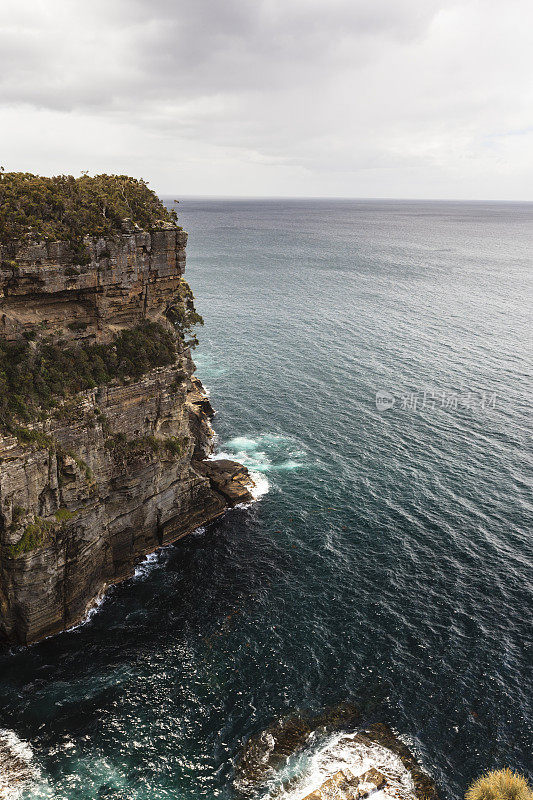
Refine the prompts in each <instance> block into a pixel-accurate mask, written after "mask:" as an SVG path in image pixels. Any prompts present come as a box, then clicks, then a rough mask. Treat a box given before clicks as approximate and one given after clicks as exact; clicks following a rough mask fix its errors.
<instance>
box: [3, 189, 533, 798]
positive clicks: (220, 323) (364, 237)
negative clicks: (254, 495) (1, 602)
mask: <svg viewBox="0 0 533 800" xmlns="http://www.w3.org/2000/svg"><path fill="white" fill-rule="evenodd" d="M178 208H179V217H180V224H182V225H183V227H184V228H185V229H186V230H187V231H188V232H189V244H188V267H187V277H188V280H189V282H190V283H191V286H192V288H193V290H194V293H195V296H196V305H197V308H198V310H199V312H200V313H201V314H202V315H203V316H204V319H205V326H204V327H203V328H202V329H201V330H200V332H199V339H200V345H199V347H198V348H197V350H196V352H195V356H194V357H195V361H196V363H197V365H198V372H197V374H198V376H199V377H200V378H201V379H202V381H203V382H204V383H205V385H206V387H207V388H208V390H209V392H210V397H211V401H212V403H213V405H214V407H215V408H216V409H217V412H218V413H217V415H216V416H215V419H214V427H215V429H216V432H217V449H218V452H219V453H220V454H222V453H225V454H228V455H230V456H231V457H232V458H236V459H240V460H242V462H243V463H244V464H246V466H248V467H249V469H250V470H252V471H253V473H254V474H255V475H256V477H257V481H258V486H259V488H260V490H261V498H260V499H259V500H258V502H256V503H255V504H254V505H253V506H251V507H249V508H237V509H235V510H233V511H231V512H229V513H228V514H227V515H226V516H225V517H224V518H223V519H222V520H220V521H219V522H217V523H215V524H213V525H211V526H209V527H208V528H207V529H206V530H204V529H201V530H199V531H197V532H196V533H195V534H193V535H192V536H190V537H189V538H187V539H186V540H183V541H181V542H179V543H178V544H177V545H175V546H171V547H168V548H165V549H164V550H163V551H161V552H160V553H159V554H157V555H155V556H151V557H150V558H148V559H147V560H146V561H145V562H144V563H143V564H141V565H140V566H139V568H138V570H137V573H136V575H135V577H134V578H132V579H131V580H129V581H127V582H126V583H123V584H121V585H120V586H117V587H114V588H113V589H112V590H111V591H110V592H109V593H108V595H107V597H106V599H105V600H104V602H103V603H102V604H101V606H100V607H99V608H98V610H97V611H96V613H94V614H92V615H91V618H90V619H89V621H88V622H87V623H86V624H84V625H82V626H80V627H78V628H77V629H75V630H73V631H70V632H67V633H64V634H62V635H60V636H57V637H55V638H53V639H49V640H47V641H44V642H42V643H40V644H37V645H34V646H32V647H30V648H29V649H27V650H22V649H21V650H15V651H13V652H11V653H9V654H7V653H4V654H3V655H2V656H1V658H0V698H1V704H0V726H1V727H2V728H4V729H7V730H9V731H11V732H13V733H12V734H10V735H11V736H14V735H15V734H16V737H18V739H17V741H18V740H20V747H21V748H25V747H26V744H27V745H29V746H30V747H31V751H32V752H33V763H34V765H35V770H36V779H35V783H34V784H33V785H32V787H31V788H30V789H28V790H27V791H26V793H25V794H24V795H23V796H24V797H25V798H32V800H37V798H39V800H40V799H41V798H54V800H78V799H79V800H88V799H89V798H91V799H94V798H97V799H98V800H104V799H105V800H111V799H113V800H125V798H127V799H128V800H148V799H149V800H161V799H162V798H179V800H198V798H206V799H208V800H213V798H221V799H222V800H230V799H231V798H232V797H233V796H234V795H233V792H234V784H233V775H234V764H235V760H236V759H237V758H238V756H239V753H240V752H241V748H242V746H243V743H244V742H245V741H246V740H247V738H248V737H249V736H251V735H254V734H258V733H259V732H260V731H262V730H265V729H267V728H268V727H269V726H271V725H272V723H273V722H275V721H276V720H279V719H281V718H283V717H284V716H285V715H288V714H291V713H295V712H297V713H304V712H306V713H310V714H314V713H316V714H319V713H321V712H323V711H324V710H325V709H328V708H332V707H335V706H336V705H337V704H339V703H350V704H354V705H355V706H356V707H357V708H358V709H360V712H361V715H362V717H363V718H364V719H365V720H369V721H381V722H386V723H388V724H389V725H391V726H392V728H393V729H394V730H395V731H396V732H397V734H399V735H400V737H401V738H402V739H403V741H405V742H406V743H408V745H409V747H410V748H411V750H412V751H413V753H415V754H416V755H417V757H418V759H419V760H420V762H421V764H422V765H423V767H424V768H425V769H426V770H427V771H428V772H429V773H430V774H431V775H432V776H433V778H434V779H435V781H436V782H437V784H438V787H439V790H440V792H441V795H442V797H443V798H448V799H451V798H461V797H462V796H463V795H464V791H465V788H466V786H467V784H468V782H469V781H470V780H472V779H473V778H474V777H476V776H478V775H479V773H480V772H482V771H483V770H485V769H487V768H495V767H502V766H510V767H512V768H515V769H518V770H520V771H522V772H527V771H528V770H530V769H531V768H532V767H533V764H532V761H531V753H532V752H533V712H532V709H531V695H532V691H531V690H532V685H533V679H532V673H531V664H532V658H531V656H532V651H531V644H532V626H531V620H532V600H531V589H532V583H533V572H532V562H533V548H532V540H531V529H532V524H531V523H532V509H533V501H532V494H531V475H532V469H531V468H532V461H533V457H532V449H531V416H530V410H529V408H530V400H531V390H532V385H531V352H532V347H531V345H532V320H531V300H532V282H531V273H532V269H531V267H532V252H533V225H532V222H533V204H518V203H516V204H513V203H505V204H498V203H473V202H472V203H459V202H457V203H456V202H415V201H370V200H368V201H358V200H274V199H272V200H216V199H187V198H185V199H183V200H182V201H181V203H180V205H179V207H178ZM320 746H322V745H321V744H319V743H318V742H317V745H316V747H317V748H319V747H320ZM26 750H27V748H26ZM26 750H25V752H26ZM311 751H312V746H311ZM315 756H316V753H313V752H309V753H307V756H306V758H307V760H305V758H304V759H303V761H302V760H300V762H298V765H297V766H296V767H294V768H295V769H296V768H298V769H304V770H305V769H312V768H313V764H314V761H313V758H314V757H315ZM258 796H259V797H260V796H261V792H259V794H258ZM283 796H284V797H291V794H290V790H288V791H287V792H286V793H285V794H284V795H283Z"/></svg>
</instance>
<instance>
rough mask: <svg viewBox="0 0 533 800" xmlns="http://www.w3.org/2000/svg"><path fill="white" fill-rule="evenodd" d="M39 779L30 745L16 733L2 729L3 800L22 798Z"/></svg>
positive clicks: (0, 788) (0, 772)
mask: <svg viewBox="0 0 533 800" xmlns="http://www.w3.org/2000/svg"><path fill="white" fill-rule="evenodd" d="M38 777H39V772H38V770H37V768H36V767H35V766H34V765H33V751H32V749H31V747H30V745H29V744H27V743H26V742H23V741H22V739H19V737H18V736H17V735H16V733H14V731H10V730H6V729H4V728H2V729H0V798H1V800H16V798H19V797H21V795H22V792H23V791H24V790H25V789H27V787H28V786H29V785H30V784H31V783H33V782H34V781H36V780H37V778H38Z"/></svg>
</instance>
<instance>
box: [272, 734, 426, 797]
mask: <svg viewBox="0 0 533 800" xmlns="http://www.w3.org/2000/svg"><path fill="white" fill-rule="evenodd" d="M371 767H374V768H375V769H377V770H379V771H380V772H381V773H382V774H383V775H384V776H385V777H386V778H387V785H386V787H385V788H384V789H382V790H380V791H376V792H374V793H373V794H372V800H389V799H390V800H392V798H394V799H395V800H414V798H415V794H414V784H413V780H412V777H411V773H410V772H409V770H407V769H406V767H405V766H404V764H403V762H402V760H401V759H400V758H399V756H397V755H396V754H395V753H393V752H392V751H391V750H388V749H387V748H386V747H382V746H381V745H379V744H374V743H373V742H370V741H368V742H365V741H362V740H361V739H360V738H359V736H358V735H357V734H346V733H340V734H335V735H334V736H332V737H330V738H329V739H328V741H327V742H326V743H325V744H324V745H322V746H321V747H319V748H317V749H315V750H311V751H308V752H306V753H304V754H301V753H300V754H299V755H298V756H296V757H293V758H292V759H289V760H288V761H287V763H286V765H285V767H284V769H283V770H281V771H280V772H279V773H278V775H277V776H276V779H275V781H274V780H273V781H271V782H270V786H269V789H268V791H267V792H266V793H265V794H264V795H263V798H264V800H267V798H270V797H273V796H274V795H275V796H276V798H277V799H278V800H303V798H305V797H306V796H307V795H308V794H310V793H311V792H313V791H315V790H316V789H318V788H319V787H320V786H321V784H323V783H324V781H327V780H328V778H331V777H332V776H333V775H335V774H336V773H337V772H339V771H340V770H346V769H347V770H350V772H351V773H353V775H354V776H358V775H362V774H363V773H365V772H366V771H367V770H368V769H370V768H371ZM289 781H290V785H289V788H285V787H284V786H282V785H280V784H283V783H288V782H289Z"/></svg>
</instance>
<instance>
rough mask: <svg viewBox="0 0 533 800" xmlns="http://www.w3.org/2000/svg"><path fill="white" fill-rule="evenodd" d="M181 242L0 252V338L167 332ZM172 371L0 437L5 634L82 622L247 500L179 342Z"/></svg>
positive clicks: (85, 395)
mask: <svg viewBox="0 0 533 800" xmlns="http://www.w3.org/2000/svg"><path fill="white" fill-rule="evenodd" d="M186 241H187V235H186V234H185V233H184V232H183V231H181V230H180V229H178V228H174V227H171V226H169V225H163V226H161V227H160V228H158V229H156V230H151V231H140V230H138V229H135V227H134V226H132V225H131V224H128V223H126V224H125V226H124V232H123V233H122V234H120V235H116V236H114V237H112V238H107V239H95V238H91V237H86V240H85V245H86V247H87V249H88V252H89V253H90V259H91V260H90V263H87V264H85V265H83V266H81V265H79V264H76V263H75V257H74V256H73V255H72V254H71V251H70V248H69V245H68V244H67V243H64V242H57V243H52V244H28V243H20V242H13V243H12V244H10V245H9V246H8V247H3V248H0V265H1V266H0V337H1V338H3V339H4V340H9V341H11V342H16V341H18V339H19V338H21V337H25V339H26V340H28V339H29V340H30V345H31V347H37V346H38V344H39V341H41V340H42V339H43V337H46V341H48V342H54V343H55V344H56V346H57V344H60V346H61V347H76V346H78V345H79V344H80V343H84V344H90V343H109V342H113V338H114V337H115V336H116V335H117V333H119V332H120V331H123V330H125V329H128V328H131V327H132V326H135V325H137V324H139V323H140V322H142V321H152V322H158V323H160V324H162V325H163V326H165V327H167V328H168V329H169V330H170V329H171V326H170V324H169V323H168V321H167V318H166V313H165V312H166V310H167V308H168V306H169V304H170V303H176V302H179V297H180V295H179V289H180V282H181V281H182V274H183V271H184V266H185V246H186ZM175 340H176V347H177V358H176V362H175V363H173V364H170V365H167V366H163V367H157V368H154V369H150V370H148V371H147V372H145V373H144V374H143V375H141V376H140V377H138V378H136V379H126V380H123V381H118V380H115V381H113V382H111V383H108V384H106V385H101V386H97V387H95V388H92V389H88V390H86V391H83V392H79V393H77V394H76V395H74V396H71V397H67V398H66V399H64V400H62V401H61V402H60V403H59V404H58V406H57V407H56V408H54V409H52V410H50V411H48V412H46V413H43V414H41V415H40V418H39V419H38V420H32V421H30V422H27V423H24V426H23V427H18V428H17V427H13V428H12V430H11V432H6V431H5V430H4V433H3V434H0V553H1V561H0V635H1V636H2V637H3V638H4V639H5V640H8V641H14V642H19V643H22V644H28V643H29V642H32V641H35V640H38V639H41V638H43V637H46V636H49V635H51V634H54V633H57V632H58V631H61V630H63V629H65V628H68V627H69V626H72V625H74V624H75V623H77V622H79V621H80V620H81V619H82V618H83V617H84V615H85V614H86V613H87V611H88V609H89V608H90V607H91V605H92V604H93V603H94V602H95V600H96V599H97V598H98V597H99V596H100V595H101V594H102V593H103V592H104V591H105V588H106V586H108V585H109V584H111V583H115V582H117V581H120V580H123V579H124V578H127V577H129V576H131V575H132V573H133V570H134V567H135V564H136V563H137V562H138V561H139V560H140V559H141V558H142V557H143V556H144V555H145V554H147V553H149V552H151V551H153V550H154V549H156V548H158V547H160V546H162V545H166V544H169V543H171V542H174V541H176V540H177V539H179V538H181V537H182V536H185V535H186V534H187V533H189V532H191V531H192V530H194V529H195V528H197V527H198V526H200V525H203V524H205V523H207V522H209V521H211V520H213V519H215V518H216V517H218V516H219V515H220V514H222V513H223V512H224V511H225V510H226V509H227V508H228V507H229V506H231V505H235V504H237V503H241V502H248V501H249V500H251V494H250V488H251V485H252V483H251V480H250V478H249V476H248V474H247V472H246V470H245V469H244V468H243V467H242V466H241V465H239V464H235V463H234V462H228V461H209V460H206V459H208V457H209V455H210V454H211V452H212V441H213V432H212V429H211V426H210V423H209V419H210V417H211V416H212V413H213V411H212V408H211V406H210V403H209V400H208V399H207V397H206V395H205V392H204V390H203V387H202V385H201V383H200V381H198V380H197V379H196V378H194V377H193V373H194V364H193V362H192V359H191V357H190V352H189V350H188V348H187V346H186V343H184V342H183V341H182V339H180V337H178V336H176V339H175Z"/></svg>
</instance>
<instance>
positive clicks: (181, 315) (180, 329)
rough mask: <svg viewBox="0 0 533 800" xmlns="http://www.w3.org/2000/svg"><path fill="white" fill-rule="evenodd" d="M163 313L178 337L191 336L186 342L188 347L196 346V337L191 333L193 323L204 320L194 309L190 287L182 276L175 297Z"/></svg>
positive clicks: (201, 323)
mask: <svg viewBox="0 0 533 800" xmlns="http://www.w3.org/2000/svg"><path fill="white" fill-rule="evenodd" d="M165 314H166V316H167V319H168V320H170V322H171V323H172V325H173V327H174V329H175V330H176V331H177V333H178V335H179V337H180V339H181V340H182V341H185V337H186V336H191V339H190V340H189V341H188V342H186V344H187V346H189V347H196V345H197V344H198V339H197V338H196V336H195V335H194V334H193V333H192V330H193V328H194V326H195V325H203V324H204V320H203V318H202V317H201V316H200V314H198V312H197V311H196V308H195V307H194V295H193V293H192V289H191V287H190V286H189V284H188V283H187V281H186V280H184V279H183V278H181V280H180V284H179V287H178V291H177V292H176V295H175V297H174V298H173V299H172V301H171V302H170V303H169V304H168V305H167V307H166V311H165Z"/></svg>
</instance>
